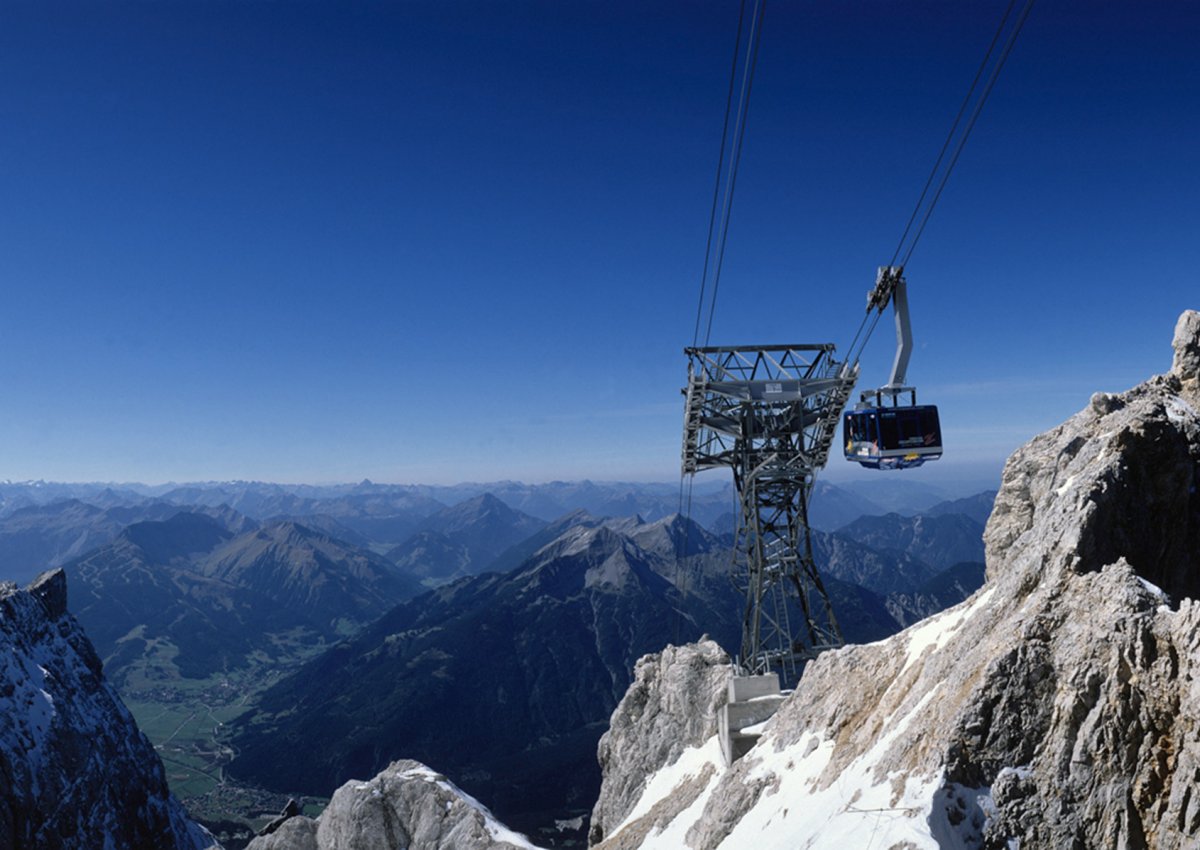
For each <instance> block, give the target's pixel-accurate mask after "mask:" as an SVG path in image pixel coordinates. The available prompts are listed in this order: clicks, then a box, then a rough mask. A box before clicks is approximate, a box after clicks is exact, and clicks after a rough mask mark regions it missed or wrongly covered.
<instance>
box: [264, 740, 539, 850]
mask: <svg viewBox="0 0 1200 850" xmlns="http://www.w3.org/2000/svg"><path fill="white" fill-rule="evenodd" d="M394 848H412V849H413V850H416V848H420V850H536V848H534V846H533V845H532V844H530V843H529V842H528V841H527V840H526V839H525V838H524V837H523V836H521V835H518V834H517V833H515V832H512V831H511V830H509V829H507V828H506V827H504V826H503V825H502V824H500V823H499V822H498V821H496V820H495V818H493V817H492V815H491V813H490V812H488V810H487V809H486V808H484V807H483V806H482V805H481V804H480V803H479V802H478V801H476V800H474V799H473V798H471V797H469V796H467V795H466V794H464V793H463V792H462V791H460V790H459V789H458V788H457V787H456V786H455V785H454V784H453V783H451V782H450V781H449V780H448V779H446V777H444V776H442V775H441V774H439V773H436V772H435V771H433V770H431V769H429V768H428V767H426V766H425V765H423V764H421V763H420V762H415V761H397V762H393V763H392V764H391V765H389V766H388V767H387V768H386V769H385V770H384V771H382V772H381V773H380V774H379V775H377V776H376V777H375V778H374V779H371V780H369V781H367V782H360V781H354V780H352V781H350V782H347V783H346V784H345V785H343V786H342V787H341V788H339V789H338V790H337V791H335V792H334V795H333V798H332V799H331V800H330V801H329V805H328V806H327V807H326V809H325V811H324V812H322V813H321V816H320V817H319V818H317V819H316V820H313V819H311V818H307V817H304V816H297V817H292V818H289V819H288V820H286V821H285V822H284V823H283V825H282V826H280V827H279V828H278V829H277V830H276V831H275V832H273V833H271V834H270V835H264V836H259V837H257V838H255V839H254V840H253V841H251V842H250V844H249V845H248V846H247V848H246V850H394Z"/></svg>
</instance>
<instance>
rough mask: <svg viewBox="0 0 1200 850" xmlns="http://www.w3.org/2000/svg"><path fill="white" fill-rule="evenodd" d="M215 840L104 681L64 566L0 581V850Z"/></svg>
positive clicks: (126, 848)
mask: <svg viewBox="0 0 1200 850" xmlns="http://www.w3.org/2000/svg"><path fill="white" fill-rule="evenodd" d="M216 846H217V845H216V842H215V841H213V839H212V836H211V835H209V834H208V833H207V832H206V831H205V830H204V829H203V828H202V827H200V826H198V825H196V824H194V823H192V822H191V821H189V820H188V818H187V815H186V813H185V812H184V810H183V808H182V807H181V806H180V805H179V803H178V802H177V801H176V800H175V798H174V797H172V796H171V795H170V793H169V792H168V790H167V780H166V775H165V773H164V771H163V765H162V762H161V761H160V760H159V758H158V754H157V753H156V752H155V751H154V747H153V746H151V744H150V742H149V741H148V740H146V738H145V736H144V735H142V733H141V732H140V731H138V728H137V724H136V723H135V722H134V720H133V716H132V715H131V714H130V713H129V711H128V710H127V709H126V708H125V706H124V705H123V704H122V703H121V701H120V699H119V698H118V697H117V695H116V693H115V691H113V689H112V688H111V687H110V686H109V685H108V684H107V683H106V682H105V681H104V677H103V675H102V674H101V664H100V659H99V657H98V656H97V655H96V653H95V651H94V650H93V649H92V645H91V643H89V642H88V639H87V637H86V636H85V635H84V633H83V630H82V629H81V628H80V627H79V625H78V623H76V622H75V619H74V618H73V617H72V616H71V615H70V614H68V613H67V583H66V578H65V576H64V574H63V571H62V570H53V571H50V572H46V573H43V574H42V575H40V576H39V577H38V578H37V579H36V580H35V581H34V582H33V584H31V585H30V586H29V587H28V588H27V589H25V590H20V589H18V588H17V586H16V585H14V584H9V583H0V850H60V848H61V850H78V848H83V847H95V848H112V849H113V850H141V848H155V850H160V848H161V850H201V848H215V847H216ZM218 850H219V848H218Z"/></svg>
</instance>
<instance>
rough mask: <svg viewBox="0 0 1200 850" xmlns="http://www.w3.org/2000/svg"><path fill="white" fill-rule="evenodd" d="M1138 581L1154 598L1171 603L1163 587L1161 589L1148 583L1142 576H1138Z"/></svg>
mask: <svg viewBox="0 0 1200 850" xmlns="http://www.w3.org/2000/svg"><path fill="white" fill-rule="evenodd" d="M1137 580H1138V583H1139V584H1141V586H1142V587H1144V588H1146V590H1148V591H1150V593H1152V594H1153V595H1154V596H1157V597H1158V598H1159V599H1161V600H1162V601H1163V602H1168V601H1170V600H1169V597H1168V596H1167V593H1166V591H1165V590H1163V589H1162V588H1161V587H1159V586H1158V585H1157V584H1153V583H1151V582H1148V581H1146V580H1145V579H1144V578H1142V577H1141V576H1138V577H1137Z"/></svg>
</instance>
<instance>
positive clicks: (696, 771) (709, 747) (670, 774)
mask: <svg viewBox="0 0 1200 850" xmlns="http://www.w3.org/2000/svg"><path fill="white" fill-rule="evenodd" d="M710 764H711V765H712V766H713V767H714V768H715V769H716V770H715V772H714V778H716V777H717V776H719V775H720V774H721V772H722V770H723V769H724V767H723V761H722V757H721V742H720V740H719V738H718V737H717V736H715V735H714V736H713V737H712V738H709V739H708V740H707V741H705V742H704V743H703V744H701V745H700V746H698V747H688V748H687V749H686V750H684V751H683V752H682V753H680V754H679V758H677V759H675V761H673V762H671V763H670V764H669V765H666V766H665V767H661V768H659V769H658V770H657V771H655V773H654V775H653V776H651V777H650V780H649V781H648V782H647V783H646V786H645V787H644V788H643V789H642V795H641V796H640V797H638V801H637V803H635V804H634V807H633V808H632V809H630V811H629V814H627V815H626V816H625V819H624V820H622V821H621V822H620V823H619V824H617V826H616V828H615V829H613V831H612V832H611V833H610V837H611V836H612V835H616V834H617V833H619V832H620V831H621V830H622V829H624V828H625V827H626V826H628V825H629V824H631V823H633V822H634V821H635V820H637V819H638V818H640V817H642V816H643V815H645V814H647V813H648V812H649V811H650V809H652V808H653V807H654V804H655V803H657V802H658V801H659V800H662V799H665V798H666V797H668V796H670V794H671V792H672V791H674V790H675V789H676V788H677V787H679V783H681V782H683V781H685V780H687V779H691V778H692V777H695V776H699V775H700V772H701V771H702V770H704V768H705V765H710ZM709 785H710V786H711V785H712V783H711V782H710V783H709ZM676 820H678V818H676ZM679 846H683V845H679ZM643 850H649V845H647V846H646V847H645V848H643Z"/></svg>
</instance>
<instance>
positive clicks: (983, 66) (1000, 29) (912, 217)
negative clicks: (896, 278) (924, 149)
mask: <svg viewBox="0 0 1200 850" xmlns="http://www.w3.org/2000/svg"><path fill="white" fill-rule="evenodd" d="M1016 2H1017V0H1009V3H1008V8H1007V9H1005V10H1004V15H1003V16H1002V17H1001V18H1000V24H999V25H998V26H997V27H996V33H995V35H993V36H992V43H991V44H989V45H988V49H987V52H986V53H985V54H983V61H981V62H980V63H979V70H977V71H976V72H975V79H973V80H971V85H970V87H969V88H968V89H967V93H966V95H964V96H963V102H962V105H961V106H959V107H958V114H957V115H955V116H954V122H953V123H952V124H951V125H950V132H948V133H947V134H946V141H944V142H942V149H941V150H940V151H938V155H937V160H936V161H935V162H934V163H933V168H931V169H930V170H929V177H928V179H926V180H925V186H924V188H922V189H921V197H919V198H917V203H916V205H915V206H914V207H913V211H912V215H910V216H909V217H908V224H906V225H904V233H902V234H901V235H900V242H899V243H898V244H897V245H896V251H895V253H893V254H892V259H891V261H890V262H889V263H888V265H889V266H894V265H896V258H898V257H899V256H900V251H901V250H902V249H903V248H904V240H905V239H907V238H908V233H909V231H910V230H911V229H912V226H913V222H914V221H916V220H917V214H918V213H919V212H920V211H921V205H922V204H923V203H925V196H926V195H927V194H928V193H929V187H930V186H932V185H933V180H934V178H935V177H937V173H938V169H939V168H941V166H942V159H943V158H944V157H945V156H946V151H947V150H949V148H950V142H951V141H953V139H954V136H955V134H956V133H957V132H958V123H959V122H960V121H961V120H962V117H963V114H964V113H965V112H966V111H967V105H968V104H969V103H970V102H971V98H972V97H973V96H974V94H975V87H976V86H978V85H979V80H980V78H981V77H982V76H983V72H984V69H986V68H987V65H988V61H989V60H990V59H991V58H992V51H993V50H995V49H996V43H997V42H998V41H1000V34H1001V33H1002V32H1004V24H1005V23H1006V22H1007V21H1008V16H1009V15H1010V14H1012V9H1013V6H1015V5H1016Z"/></svg>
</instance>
